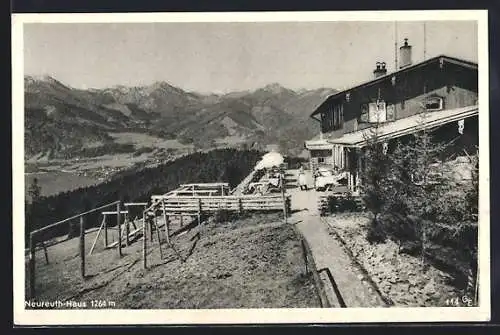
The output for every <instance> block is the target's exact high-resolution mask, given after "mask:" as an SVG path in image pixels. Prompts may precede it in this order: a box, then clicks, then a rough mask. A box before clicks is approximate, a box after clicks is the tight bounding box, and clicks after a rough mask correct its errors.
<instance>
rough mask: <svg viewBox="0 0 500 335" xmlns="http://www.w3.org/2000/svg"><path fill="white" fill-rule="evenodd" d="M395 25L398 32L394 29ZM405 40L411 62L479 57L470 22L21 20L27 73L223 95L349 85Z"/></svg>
mask: <svg viewBox="0 0 500 335" xmlns="http://www.w3.org/2000/svg"><path fill="white" fill-rule="evenodd" d="M395 27H396V29H395ZM396 31H397V43H398V47H399V46H401V45H402V43H403V39H404V38H405V37H406V38H408V41H409V44H410V45H412V47H413V52H412V60H413V62H414V63H415V62H419V61H422V60H423V59H424V47H423V46H424V40H425V45H426V48H425V50H426V52H425V55H426V59H427V58H430V57H433V56H437V55H440V54H446V55H449V56H454V57H458V58H462V59H465V60H470V61H473V62H477V60H478V40H477V36H478V34H477V23H476V22H475V21H433V22H426V23H425V31H426V34H425V38H424V23H423V22H415V21H413V22H398V23H397V24H395V22H394V21H391V22H383V21H378V22H353V21H350V22H349V21H347V22H206V23H203V22H185V23H173V22H171V23H163V22H160V23H26V24H25V25H24V73H25V75H50V76H52V77H54V78H55V79H57V80H59V81H61V82H63V83H64V84H66V85H69V86H71V87H75V88H84V89H86V88H104V87H111V86H115V85H127V86H138V85H148V84H152V83H154V82H155V81H166V82H168V83H170V84H172V85H174V86H177V87H180V88H182V89H185V90H187V91H195V92H199V93H227V92H230V91H240V90H247V89H256V88H258V87H262V86H264V85H267V84H270V83H280V84H281V85H283V86H285V87H287V88H291V89H294V90H299V89H316V88H321V87H329V88H337V89H342V88H347V87H349V86H351V85H355V84H357V83H360V82H363V81H366V80H369V79H371V78H372V77H373V73H372V71H373V69H374V68H375V63H376V62H377V61H385V62H386V63H387V68H388V70H389V71H393V70H394V58H395V35H396V34H395V33H396Z"/></svg>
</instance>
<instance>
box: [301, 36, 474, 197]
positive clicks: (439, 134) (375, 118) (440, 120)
mask: <svg viewBox="0 0 500 335" xmlns="http://www.w3.org/2000/svg"><path fill="white" fill-rule="evenodd" d="M373 75H374V78H373V79H372V80H370V81H367V82H365V83H362V84H359V85H357V86H354V87H351V88H349V89H347V90H344V91H342V92H338V93H335V94H333V95H331V96H329V97H328V98H327V99H326V100H325V101H324V102H323V103H322V104H321V105H320V106H319V107H318V108H317V109H316V110H315V111H314V112H313V113H312V114H311V118H313V119H315V120H316V121H318V122H320V123H321V133H320V134H319V135H318V136H316V137H315V138H313V139H311V140H309V141H306V142H305V147H306V149H307V150H308V151H309V157H310V167H311V169H312V170H313V171H314V170H315V169H317V168H319V167H322V166H325V167H329V168H334V167H336V168H338V169H339V170H341V171H342V170H343V171H347V172H348V175H349V178H348V186H349V189H350V190H351V191H354V192H356V191H357V190H358V186H359V185H360V171H361V169H362V165H363V148H364V147H365V146H366V144H367V139H368V137H369V136H370V135H369V134H370V133H371V132H370V129H373V127H374V126H375V125H377V134H378V138H379V140H381V141H382V142H384V143H386V144H387V146H388V147H391V145H393V144H394V143H395V140H396V139H401V138H403V137H405V136H407V135H410V134H412V133H416V132H418V131H419V130H421V129H428V130H429V131H430V132H432V134H433V136H434V137H435V138H437V139H439V140H440V141H451V140H453V141H454V142H453V146H452V149H451V151H450V152H449V153H447V154H448V156H447V157H446V159H447V160H449V159H453V158H456V157H457V156H462V155H464V151H465V152H466V153H467V154H469V153H476V150H477V146H478V143H479V135H478V67H477V63H472V62H469V61H465V60H461V59H457V58H454V57H449V56H445V55H441V56H437V57H433V58H430V59H427V60H425V61H423V62H420V63H417V64H412V62H411V46H410V45H408V41H407V39H405V42H404V45H403V46H401V47H400V66H399V69H398V70H397V71H395V72H393V73H387V69H386V66H385V63H383V62H377V63H376V68H375V69H374V71H373ZM423 116H425V117H423Z"/></svg>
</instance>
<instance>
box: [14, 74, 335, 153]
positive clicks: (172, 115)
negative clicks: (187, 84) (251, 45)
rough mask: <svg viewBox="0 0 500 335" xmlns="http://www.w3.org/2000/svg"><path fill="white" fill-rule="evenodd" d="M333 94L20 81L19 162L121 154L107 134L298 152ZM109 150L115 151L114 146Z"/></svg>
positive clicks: (44, 78) (42, 79)
mask: <svg viewBox="0 0 500 335" xmlns="http://www.w3.org/2000/svg"><path fill="white" fill-rule="evenodd" d="M335 92H336V90H335V89H331V88H320V89H316V90H301V91H294V90H291V89H287V88H285V87H283V86H281V85H280V84H277V83H273V84H270V85H267V86H265V87H262V88H259V89H256V90H248V91H240V92H232V93H228V94H199V93H194V92H187V91H185V90H183V89H181V88H178V87H175V86H173V85H171V84H169V83H167V82H155V83H153V84H151V85H146V86H137V87H128V86H122V85H119V86H113V87H110V88H104V89H87V90H82V89H76V88H72V87H69V86H67V85H64V84H63V83H61V82H60V81H58V80H56V79H54V78H52V77H50V76H42V77H35V76H25V78H24V96H25V156H26V157H25V158H30V157H34V156H40V155H48V156H49V157H53V158H60V157H69V156H68V155H70V156H75V155H76V156H78V155H79V153H81V151H82V150H84V149H87V151H88V149H91V148H96V147H100V148H107V151H109V152H106V153H113V151H114V150H117V149H119V147H117V146H116V143H115V142H114V138H113V136H112V134H113V133H117V132H127V133H130V132H132V133H134V132H137V133H143V134H148V135H152V136H156V137H160V138H163V139H176V140H178V141H179V142H181V143H184V144H192V145H194V146H195V147H198V148H210V147H215V146H217V145H219V146H220V145H222V146H230V147H231V146H233V147H234V146H241V145H246V146H255V145H256V144H257V145H260V146H263V145H267V144H278V145H280V147H281V148H282V150H284V151H286V152H288V153H290V152H292V153H298V152H300V151H302V149H303V142H304V140H306V139H308V138H310V137H313V136H314V135H315V134H316V133H317V132H318V131H319V124H318V123H317V122H316V121H314V120H311V119H310V118H309V115H310V114H311V112H312V111H313V110H314V109H315V108H316V107H317V106H318V105H319V104H320V103H321V102H323V101H324V99H325V98H326V97H327V96H328V95H330V94H333V93H335ZM113 144H115V145H113Z"/></svg>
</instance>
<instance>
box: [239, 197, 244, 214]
mask: <svg viewBox="0 0 500 335" xmlns="http://www.w3.org/2000/svg"><path fill="white" fill-rule="evenodd" d="M238 214H239V216H241V215H242V214H243V201H242V200H241V197H239V198H238Z"/></svg>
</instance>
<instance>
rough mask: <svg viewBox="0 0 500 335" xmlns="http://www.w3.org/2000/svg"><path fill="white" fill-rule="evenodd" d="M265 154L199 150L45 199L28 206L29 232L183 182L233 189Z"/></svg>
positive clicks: (143, 198) (94, 223) (146, 198)
mask: <svg viewBox="0 0 500 335" xmlns="http://www.w3.org/2000/svg"><path fill="white" fill-rule="evenodd" d="M262 154H263V153H262V152H259V151H255V150H249V151H239V150H235V149H220V150H213V151H210V152H208V153H195V154H192V155H188V156H184V157H182V158H179V159H177V160H175V161H171V162H168V163H165V164H163V165H160V166H157V167H154V168H147V169H144V170H141V171H138V172H129V173H127V174H122V175H119V176H117V177H116V178H114V179H111V180H110V181H108V182H105V183H102V184H99V185H96V186H91V187H85V188H79V189H77V190H74V191H70V192H64V193H60V194H58V195H54V196H50V197H44V198H41V199H40V200H39V201H37V202H35V203H33V204H27V205H26V234H29V232H30V231H32V230H33V229H37V228H40V227H44V226H46V225H48V224H51V223H54V222H56V221H58V220H61V219H64V218H67V217H70V216H73V215H76V214H78V213H80V212H82V211H83V210H84V209H85V208H95V207H97V206H100V205H104V204H107V203H111V202H113V201H116V200H118V199H121V200H123V201H149V199H150V196H151V195H153V194H163V193H166V192H168V191H170V190H172V189H175V188H176V187H178V185H179V184H182V183H191V182H217V181H218V182H228V183H229V184H230V186H231V187H232V188H233V187H235V186H236V185H237V184H238V183H239V182H240V181H241V180H243V178H245V177H246V176H247V175H248V173H250V171H251V170H252V169H253V167H254V166H255V164H256V163H257V161H258V160H259V159H260V158H261V156H262ZM99 220H100V218H99V217H98V214H96V215H94V217H89V219H88V223H87V225H88V227H91V226H97V225H98V224H99V223H100V221H99ZM67 233H68V230H67V227H63V228H61V229H60V230H59V231H57V232H56V231H54V232H52V233H51V234H50V235H54V234H57V235H64V234H67ZM49 237H51V236H49Z"/></svg>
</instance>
